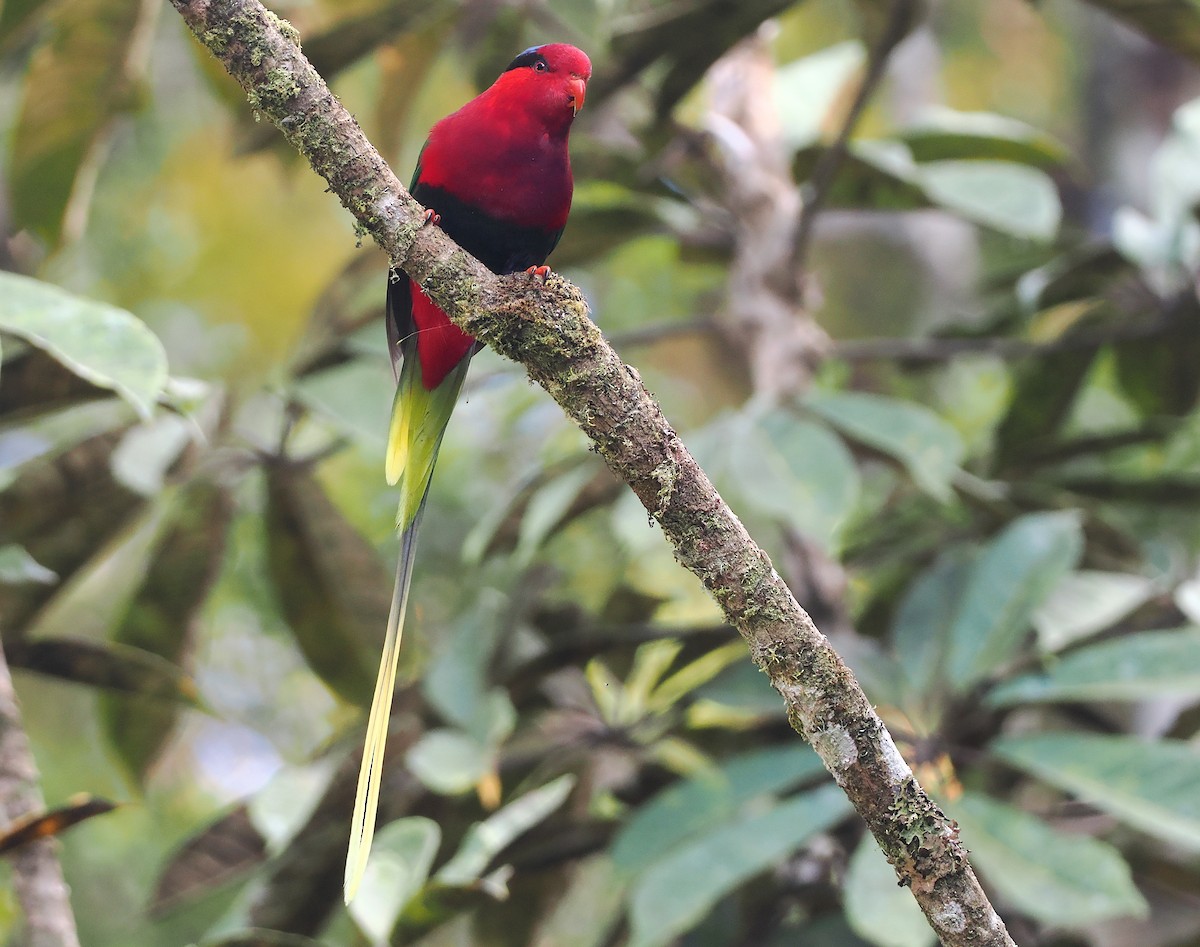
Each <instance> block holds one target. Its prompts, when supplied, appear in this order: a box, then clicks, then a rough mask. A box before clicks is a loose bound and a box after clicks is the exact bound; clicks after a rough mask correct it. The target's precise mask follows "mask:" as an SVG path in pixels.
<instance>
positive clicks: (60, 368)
mask: <svg viewBox="0 0 1200 947" xmlns="http://www.w3.org/2000/svg"><path fill="white" fill-rule="evenodd" d="M2 278H3V277H2V275H0V279H2ZM2 334H3V333H2V332H0V335H2ZM2 341H3V340H2V339H0V342H2ZM0 349H2V350H3V353H4V365H3V368H2V369H0V419H3V420H4V421H5V422H8V421H11V420H12V419H13V416H14V415H15V416H17V417H19V418H22V419H27V418H30V417H40V416H44V415H46V414H50V413H52V412H58V411H61V409H63V408H66V407H68V406H70V405H72V404H76V403H78V402H82V401H91V400H92V399H95V398H108V397H109V396H110V392H108V391H107V390H105V389H103V388H98V387H97V386H95V385H93V384H92V383H91V382H89V381H86V380H84V379H83V378H80V377H79V376H78V375H77V374H75V372H73V371H71V370H70V369H69V368H67V367H66V366H65V365H63V364H62V363H61V362H59V361H58V360H57V359H55V358H54V357H53V356H51V355H49V354H48V353H46V352H43V351H42V350H41V349H39V348H35V347H34V346H31V345H22V344H20V343H13V342H10V343H9V345H8V347H7V348H4V347H3V345H2V344H0ZM21 349H23V351H21Z"/></svg>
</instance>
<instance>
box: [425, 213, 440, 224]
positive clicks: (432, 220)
mask: <svg viewBox="0 0 1200 947" xmlns="http://www.w3.org/2000/svg"><path fill="white" fill-rule="evenodd" d="M441 222H442V215H441V214H439V213H437V212H436V211H432V210H426V211H425V223H427V224H433V225H434V226H435V227H436V226H437V225H438V224H440V223H441Z"/></svg>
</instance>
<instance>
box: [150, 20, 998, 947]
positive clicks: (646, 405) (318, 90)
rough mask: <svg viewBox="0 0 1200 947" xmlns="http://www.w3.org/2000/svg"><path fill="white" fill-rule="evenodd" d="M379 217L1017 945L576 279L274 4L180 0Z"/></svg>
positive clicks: (929, 875) (928, 861) (409, 259)
mask: <svg viewBox="0 0 1200 947" xmlns="http://www.w3.org/2000/svg"><path fill="white" fill-rule="evenodd" d="M172 2H173V4H174V6H175V7H176V9H178V10H179V12H180V13H181V14H182V15H183V17H184V19H185V20H186V21H187V23H188V25H189V26H190V27H191V29H192V30H193V32H194V33H195V34H196V36H197V37H198V38H199V39H200V40H201V41H202V42H204V44H205V45H206V46H208V48H209V49H210V50H212V52H213V53H214V54H216V55H217V56H218V58H220V60H221V61H222V62H223V63H224V65H225V67H226V68H227V69H228V70H229V72H230V73H231V74H232V75H233V76H234V77H235V78H236V79H237V80H238V81H239V82H240V83H241V84H242V86H243V87H244V88H245V89H246V92H247V96H248V98H249V100H250V103H251V105H252V106H253V107H254V108H255V109H257V110H258V111H259V112H260V113H262V114H263V115H265V116H266V117H267V118H269V119H270V120H271V121H273V122H274V123H275V124H276V125H278V126H279V127H280V129H281V130H282V131H283V133H284V134H285V135H286V136H287V138H288V140H289V141H291V142H292V144H293V145H294V146H295V147H297V148H298V149H299V150H300V151H301V152H302V153H303V154H304V155H305V157H306V158H307V159H308V160H309V162H310V163H311V164H312V166H313V168H314V169H315V170H316V171H317V172H318V173H320V174H321V175H322V176H323V177H324V178H325V179H326V180H327V181H328V182H329V185H330V189H331V190H332V191H333V192H334V193H336V194H337V195H338V197H339V198H340V199H341V201H342V203H343V204H344V205H345V206H346V207H347V208H348V209H349V210H350V211H351V212H352V213H353V214H354V215H355V217H356V218H357V219H358V221H359V223H360V225H361V226H362V228H364V229H365V230H366V231H367V232H369V233H370V234H371V235H372V236H373V237H374V238H375V240H376V241H377V242H378V243H379V245H380V246H381V247H382V248H383V249H384V250H385V251H386V252H387V253H388V254H389V255H390V256H391V258H392V259H393V261H394V262H396V263H397V264H398V265H400V266H402V267H403V268H404V269H405V270H406V271H407V272H408V273H409V274H410V275H411V276H412V277H413V278H414V279H416V280H418V281H419V282H420V283H421V284H422V286H423V287H424V288H425V290H426V292H427V293H428V294H429V296H430V297H431V298H432V299H433V300H434V301H435V302H436V303H437V304H438V305H439V306H441V307H442V308H443V309H444V310H445V311H446V312H447V313H448V314H449V315H450V316H451V318H452V319H453V320H454V321H455V322H456V323H457V324H458V325H460V326H461V327H462V328H464V329H465V330H466V331H468V332H470V333H471V334H473V335H475V336H476V337H478V338H480V339H481V340H483V341H484V342H486V343H487V344H488V345H490V346H491V347H492V348H494V349H496V350H497V351H499V352H500V353H501V354H503V355H506V356H508V357H510V358H513V359H516V360H518V361H521V362H523V363H524V364H525V366H526V368H527V369H528V371H529V374H530V377H531V378H533V379H534V380H535V381H536V382H537V383H538V384H540V385H541V386H542V387H544V388H545V389H546V390H547V391H548V392H549V393H550V394H551V396H552V397H554V399H555V400H556V401H558V403H559V404H560V405H562V407H563V408H564V410H565V411H566V412H567V414H568V415H569V416H570V417H571V418H572V419H573V420H575V422H576V423H577V424H578V425H579V426H580V427H581V428H582V430H583V431H584V432H585V433H586V434H587V435H588V436H589V437H590V438H591V439H592V441H593V442H594V443H595V445H596V449H597V451H598V452H599V453H600V454H601V455H602V456H603V457H604V459H605V460H606V461H607V463H608V464H609V466H610V467H611V468H612V469H613V470H614V472H616V474H617V475H618V476H619V477H621V478H622V479H624V480H625V481H626V482H627V483H629V485H630V486H631V487H632V489H633V490H634V492H635V493H636V494H637V496H638V497H639V499H640V500H641V502H642V503H643V505H644V506H645V507H646V509H647V510H648V511H650V513H651V515H652V516H653V517H654V518H655V519H656V520H657V521H658V523H659V524H660V525H661V527H662V529H663V532H664V534H665V535H666V536H667V538H668V539H669V540H670V541H671V542H672V544H673V545H674V547H675V549H676V555H677V558H678V559H679V561H680V562H681V563H682V564H683V565H684V566H686V567H687V568H688V569H690V570H691V571H692V572H693V573H695V574H696V575H697V576H698V577H699V578H700V579H701V580H702V581H703V582H704V584H705V586H706V587H707V588H708V590H709V591H710V592H711V594H712V595H713V597H714V599H715V600H716V601H717V602H718V603H719V604H720V606H721V608H722V609H723V611H724V613H725V615H726V617H727V619H728V620H729V622H730V623H731V624H733V625H734V626H735V627H736V628H737V629H738V631H739V632H740V633H741V634H742V636H743V637H744V638H745V639H746V642H747V644H748V645H749V647H750V652H751V656H752V657H753V659H754V661H755V663H756V664H757V665H758V666H759V667H760V668H761V669H762V670H763V671H765V672H766V673H767V674H768V676H769V677H770V680H771V683H772V685H773V686H774V687H775V689H776V690H777V691H778V692H779V693H780V694H781V695H782V697H783V699H784V702H785V705H786V708H787V714H788V719H789V721H790V722H791V724H792V726H793V727H794V728H795V729H796V730H797V731H798V732H800V733H801V734H803V735H804V736H805V737H806V738H807V739H808V740H809V741H810V742H811V743H812V744H813V746H814V747H815V748H816V750H817V752H818V753H819V754H820V756H821V758H822V760H823V761H824V762H825V765H826V766H827V767H828V768H829V770H830V772H831V773H832V774H833V776H834V778H835V779H836V780H837V782H838V784H839V786H841V787H842V789H843V790H844V791H845V792H846V794H847V796H848V797H849V798H850V799H851V801H852V802H853V804H854V806H855V808H856V809H857V810H858V811H859V813H860V814H861V815H862V816H863V818H864V819H865V820H866V821H867V823H868V825H869V826H870V828H871V831H872V832H873V833H874V835H875V837H876V839H878V840H879V842H880V845H881V847H882V849H883V850H884V852H885V853H886V854H887V856H888V858H889V860H890V861H891V862H892V864H893V865H894V866H895V867H896V870H897V873H898V874H899V876H900V879H901V882H902V883H903V884H905V885H908V886H909V887H910V888H911V889H912V891H913V893H914V895H915V897H916V898H917V901H918V903H919V904H920V905H921V908H922V910H923V911H924V912H925V915H926V917H927V918H928V919H929V922H930V924H931V925H932V926H933V928H934V930H935V931H936V932H937V934H938V936H939V937H940V938H941V940H942V942H943V943H944V944H947V945H964V947H965V945H968V944H971V945H984V947H990V945H1001V944H1011V943H1012V940H1011V939H1010V938H1009V936H1008V934H1007V932H1006V930H1005V928H1004V924H1003V922H1002V921H1001V920H1000V918H999V917H998V916H997V915H996V913H995V911H994V909H993V908H992V906H991V904H990V903H989V902H988V900H987V897H986V896H985V895H984V893H983V891H982V889H981V887H980V886H979V883H978V881H977V880H976V878H975V875H974V873H973V872H972V870H971V867H970V865H969V864H968V863H967V859H966V852H965V850H964V848H963V847H962V845H961V844H960V842H959V840H958V837H957V830H956V828H955V826H954V825H953V823H951V822H950V821H949V820H948V819H947V818H946V817H945V815H944V814H943V813H942V811H941V810H940V808H939V807H938V806H937V805H936V804H935V803H934V802H933V801H932V800H931V799H930V798H929V797H928V795H926V793H925V792H924V790H922V789H921V787H920V786H919V785H918V783H917V782H916V780H915V778H914V777H913V775H912V772H911V771H910V770H909V768H908V766H907V765H906V764H905V762H904V760H903V759H902V758H901V756H900V754H899V752H898V751H897V750H896V747H895V745H894V743H893V742H892V739H891V737H890V736H889V734H888V733H887V731H886V729H885V728H884V726H883V724H882V722H881V721H880V720H879V718H878V717H877V716H876V714H875V712H874V710H873V709H872V707H871V704H870V702H869V701H868V700H867V698H866V696H865V695H864V694H863V692H862V690H861V689H860V688H859V687H858V685H857V683H856V682H855V680H854V678H853V676H852V675H851V674H850V672H849V670H848V669H847V668H846V666H845V665H844V664H843V663H842V661H841V660H840V658H839V657H838V656H837V654H836V653H834V651H833V650H832V648H830V646H829V644H828V642H827V641H826V639H825V637H824V636H823V635H822V634H821V633H820V632H819V631H818V630H817V629H816V627H815V626H814V625H813V623H812V621H811V619H810V618H809V617H808V615H807V614H806V613H805V612H804V611H803V610H802V609H801V608H800V606H799V605H798V604H797V602H796V600H795V599H794V597H793V596H792V594H791V592H790V591H789V590H788V588H787V586H786V585H785V584H784V582H783V581H782V580H781V579H780V577H779V575H778V573H777V572H776V571H775V569H774V568H773V566H772V564H771V562H770V560H769V559H768V558H767V556H766V554H765V553H764V552H763V551H762V550H761V549H760V548H759V547H758V546H757V545H756V544H755V543H754V541H753V540H752V539H751V538H750V536H749V535H748V533H747V532H746V530H745V528H744V527H743V526H742V524H741V522H740V521H739V520H738V519H737V517H735V516H734V515H733V513H732V512H731V511H730V510H729V508H728V506H726V505H725V503H724V502H723V501H722V500H721V498H720V497H719V496H718V495H717V493H716V491H715V489H714V488H713V486H712V484H711V483H710V482H709V480H708V478H707V477H706V476H705V474H704V472H703V471H702V470H701V469H700V468H699V466H698V465H697V464H696V462H695V460H694V459H693V458H692V457H691V455H690V454H689V453H688V451H687V450H686V448H685V447H684V446H683V443H682V441H681V440H680V439H679V437H678V435H676V433H675V432H674V430H672V428H671V426H670V425H669V424H668V423H667V421H666V419H665V418H664V417H663V415H662V412H661V410H660V409H659V407H658V405H657V404H656V403H655V402H654V400H653V399H652V398H651V397H650V395H649V394H648V392H647V391H646V389H645V387H644V386H643V385H642V383H641V379H640V377H639V375H638V373H637V372H636V371H635V370H634V369H632V368H630V367H628V366H626V365H624V364H622V362H621V361H620V359H619V358H618V357H617V356H616V354H615V353H614V352H613V350H612V349H611V348H610V347H609V346H608V344H607V343H606V342H605V341H604V339H603V338H602V336H601V335H600V332H599V330H598V329H597V328H596V326H595V325H594V324H593V323H592V322H591V321H590V319H589V318H588V309H587V305H586V303H585V302H584V299H583V297H582V295H581V293H580V292H579V290H578V289H576V288H575V287H574V286H571V285H570V284H568V283H566V282H565V281H563V280H561V279H557V278H555V279H552V280H551V281H549V283H548V284H547V285H546V287H545V288H544V289H543V288H541V287H540V286H537V285H535V284H534V283H533V282H532V281H530V280H529V279H528V278H527V277H524V276H521V275H517V276H511V277H496V276H494V275H493V274H491V273H489V272H488V271H486V270H485V269H484V268H483V267H482V265H481V264H480V263H479V262H478V261H477V260H475V259H473V258H472V257H470V256H469V255H467V254H466V253H464V252H463V251H462V250H461V249H459V248H458V247H457V246H455V244H454V243H453V242H452V241H451V240H450V239H449V238H448V237H447V236H446V235H445V234H444V233H442V232H441V231H440V230H437V229H436V228H424V229H423V228H422V227H421V220H422V218H421V214H420V208H419V206H418V205H417V203H416V202H415V201H414V200H413V199H412V197H411V196H410V195H409V194H408V193H407V192H406V191H405V190H404V188H403V187H401V185H400V183H399V181H398V180H397V179H396V177H395V175H394V174H392V172H391V171H390V170H389V169H388V167H387V165H386V164H385V163H384V161H383V159H382V158H381V157H380V156H379V154H378V153H377V152H376V151H375V150H374V149H373V148H372V147H371V145H370V143H369V142H368V141H367V140H366V137H365V136H364V135H363V133H362V131H361V129H359V127H358V126H357V124H356V123H355V122H354V120H353V119H352V118H351V117H350V115H349V114H348V113H347V112H346V111H345V109H344V108H342V106H341V105H340V103H338V102H337V100H336V99H335V98H334V97H333V95H332V94H331V93H330V91H329V89H328V88H327V87H326V86H325V84H324V82H323V81H322V80H321V79H320V77H319V76H318V75H317V73H316V72H315V70H314V69H313V68H312V66H311V65H310V64H309V63H308V62H307V60H306V59H305V58H304V57H303V55H302V54H301V52H300V48H299V44H298V37H297V36H296V34H295V31H294V30H293V29H291V28H290V27H289V26H288V25H286V24H283V23H281V21H279V20H278V19H277V18H276V17H275V16H274V15H273V14H271V13H268V12H267V11H266V10H265V9H264V8H263V7H262V6H261V4H259V3H258V2H257V0H172Z"/></svg>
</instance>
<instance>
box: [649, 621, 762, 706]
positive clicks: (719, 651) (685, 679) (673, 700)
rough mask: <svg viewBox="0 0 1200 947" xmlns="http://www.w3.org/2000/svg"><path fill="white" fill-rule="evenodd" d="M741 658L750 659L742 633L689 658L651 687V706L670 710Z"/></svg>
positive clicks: (743, 659) (742, 659)
mask: <svg viewBox="0 0 1200 947" xmlns="http://www.w3.org/2000/svg"><path fill="white" fill-rule="evenodd" d="M738 661H746V662H747V663H750V662H749V657H748V656H747V654H746V644H745V642H744V641H742V639H741V638H740V637H738V638H735V639H734V640H733V641H730V642H729V643H728V644H725V645H722V646H721V647H719V648H713V649H712V650H711V651H709V652H707V653H706V654H702V655H700V657H698V658H696V660H694V661H689V662H688V663H687V664H685V665H684V666H683V667H681V668H680V669H679V670H678V671H676V672H675V673H673V674H671V675H669V676H668V677H666V678H665V679H663V680H662V681H660V682H659V684H658V685H657V686H656V687H655V688H654V689H653V691H651V693H650V695H649V698H648V700H647V707H648V708H649V710H651V711H652V712H657V713H666V712H667V711H669V710H670V709H671V708H672V707H674V706H675V705H676V704H677V703H679V702H680V701H681V700H683V699H684V698H685V697H687V696H688V695H689V694H691V693H692V692H693V691H695V690H697V689H698V688H700V687H701V686H702V685H704V684H706V683H708V682H709V681H711V680H712V679H713V678H714V677H716V676H717V675H718V674H720V673H721V672H722V671H724V670H725V669H726V668H727V667H729V666H730V665H731V664H734V663H736V662H738Z"/></svg>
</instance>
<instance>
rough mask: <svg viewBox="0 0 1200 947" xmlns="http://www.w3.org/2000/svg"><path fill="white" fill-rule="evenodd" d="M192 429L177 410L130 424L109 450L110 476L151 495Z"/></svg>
mask: <svg viewBox="0 0 1200 947" xmlns="http://www.w3.org/2000/svg"><path fill="white" fill-rule="evenodd" d="M195 433H196V432H195V429H194V427H193V425H192V424H190V423H189V422H188V421H187V419H186V418H182V417H180V416H179V415H177V414H165V413H164V414H163V415H161V416H160V417H157V418H154V419H153V420H151V421H149V422H147V423H145V424H140V425H138V426H137V427H134V428H130V429H129V430H128V431H127V432H126V433H125V436H124V437H122V438H121V443H120V444H118V445H117V449H116V450H115V451H113V456H112V461H111V463H112V470H113V476H114V477H115V478H116V479H117V480H118V481H119V482H120V483H123V484H124V485H125V486H127V487H129V489H130V490H134V491H136V492H138V493H140V494H142V495H143V496H148V497H149V496H154V495H155V494H156V493H158V492H159V491H160V490H161V489H162V487H163V480H164V478H165V477H166V475H167V471H168V470H169V469H170V468H171V465H172V464H174V463H175V461H176V460H178V459H179V455H180V454H181V453H182V452H183V450H184V448H185V447H187V446H188V444H190V443H191V442H192V438H193V437H194V436H195Z"/></svg>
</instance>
